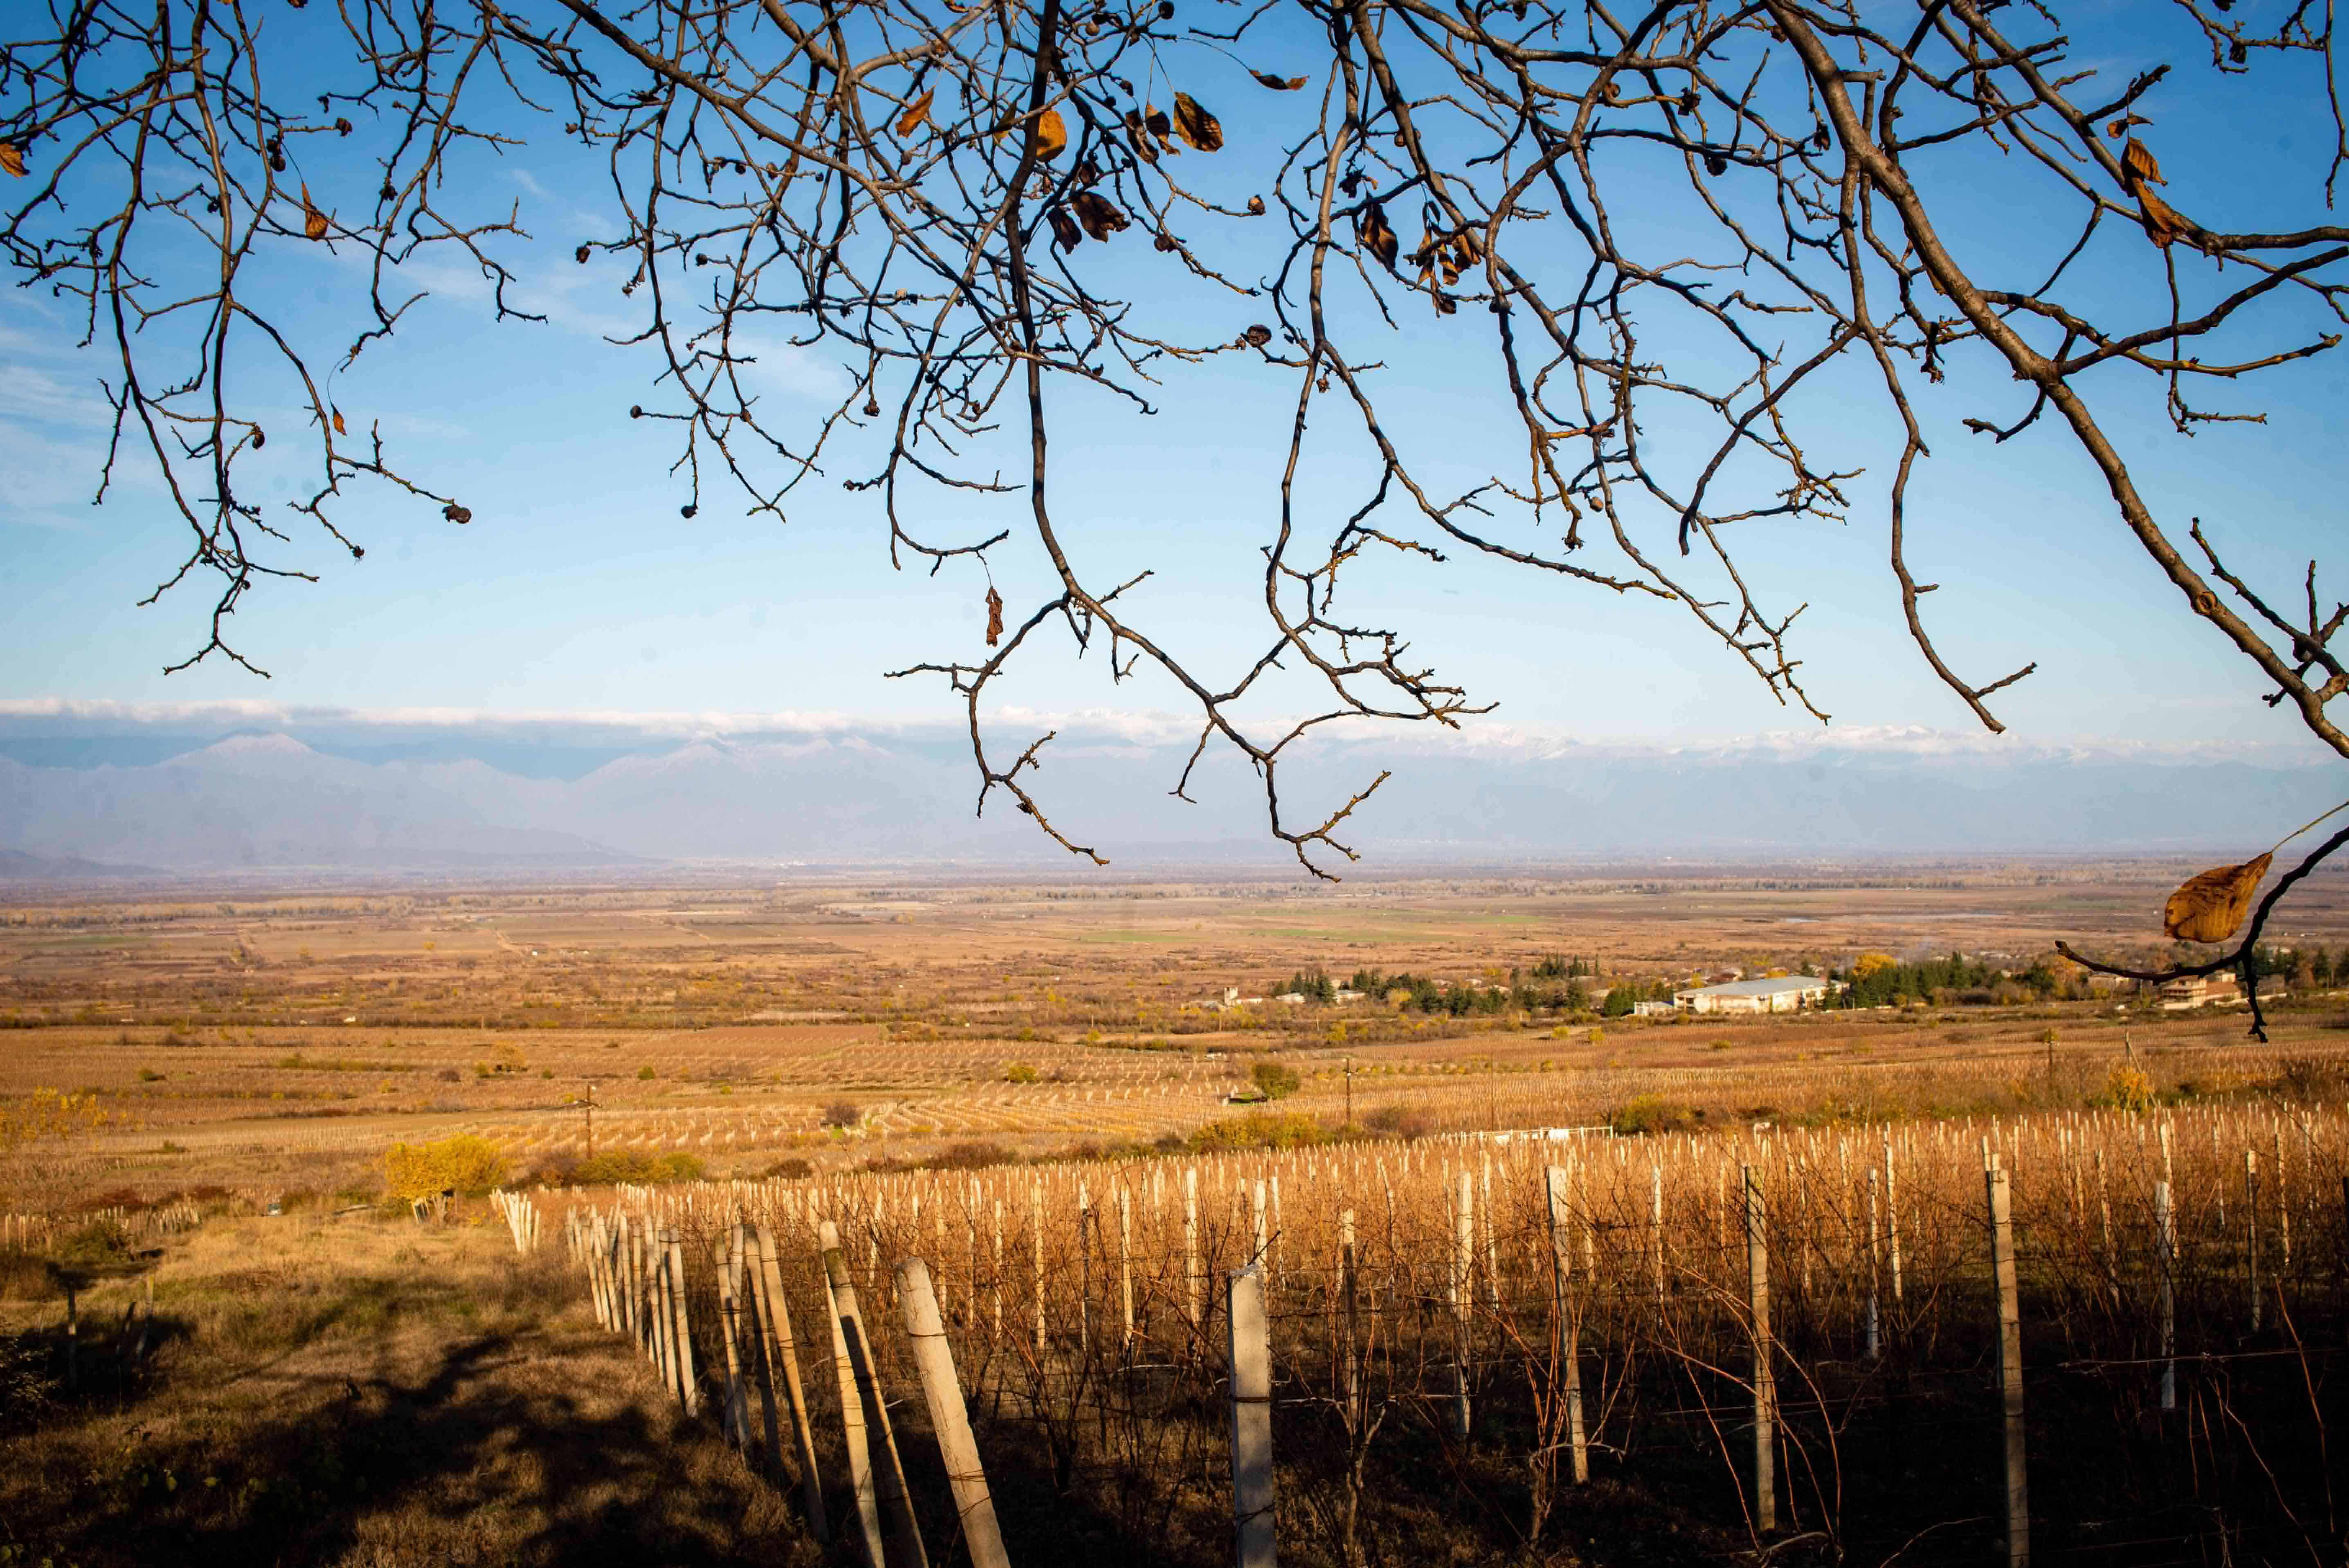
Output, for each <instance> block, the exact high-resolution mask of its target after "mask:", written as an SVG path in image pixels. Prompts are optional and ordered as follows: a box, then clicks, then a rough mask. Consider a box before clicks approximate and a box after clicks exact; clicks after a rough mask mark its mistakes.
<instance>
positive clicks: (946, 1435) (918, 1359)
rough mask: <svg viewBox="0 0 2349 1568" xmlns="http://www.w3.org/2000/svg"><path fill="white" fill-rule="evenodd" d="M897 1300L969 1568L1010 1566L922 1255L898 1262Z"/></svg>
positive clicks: (928, 1270)
mask: <svg viewBox="0 0 2349 1568" xmlns="http://www.w3.org/2000/svg"><path fill="white" fill-rule="evenodd" d="M897 1300H898V1303H899V1305H901V1306H902V1307H903V1309H904V1311H905V1334H906V1336H907V1337H909V1338H910V1339H912V1341H913V1343H914V1367H915V1369H916V1371H918V1372H919V1373H920V1374H921V1377H922V1397H923V1398H924V1399H925V1400H926V1401H927V1402H928V1405H929V1408H930V1429H931V1430H932V1431H934V1432H936V1434H937V1437H938V1454H939V1457H940V1458H941V1459H943V1460H945V1461H946V1467H947V1485H949V1486H950V1487H952V1488H953V1489H954V1500H955V1514H956V1517H957V1518H958V1519H960V1520H961V1521H962V1536H963V1542H964V1544H965V1545H966V1546H967V1547H968V1549H969V1552H970V1561H971V1568H1010V1565H1011V1559H1010V1557H1009V1556H1008V1555H1007V1554H1006V1553H1005V1552H1004V1550H1003V1532H1002V1531H1001V1529H1000V1528H999V1526H998V1525H997V1524H996V1522H995V1500H994V1499H993V1498H992V1497H990V1496H989V1495H988V1490H987V1472H986V1471H985V1470H983V1469H981V1468H980V1465H979V1462H978V1442H977V1441H976V1440H975V1439H973V1438H972V1437H971V1432H970V1413H969V1411H968V1408H966V1407H965V1405H964V1403H963V1397H962V1384H961V1382H960V1380H958V1379H957V1377H955V1365H954V1350H953V1347H952V1346H949V1345H948V1344H947V1326H946V1323H945V1321H944V1319H942V1318H941V1317H940V1316H939V1315H938V1304H937V1301H936V1297H935V1296H934V1295H932V1293H931V1290H930V1267H929V1265H928V1264H926V1263H924V1262H923V1261H922V1260H921V1259H919V1258H907V1259H906V1260H905V1262H904V1263H901V1264H898V1265H897Z"/></svg>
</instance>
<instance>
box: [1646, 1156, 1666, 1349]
mask: <svg viewBox="0 0 2349 1568" xmlns="http://www.w3.org/2000/svg"><path fill="white" fill-rule="evenodd" d="M1648 1176H1649V1189H1648V1266H1649V1268H1650V1270H1651V1272H1652V1274H1654V1276H1655V1277H1654V1281H1653V1285H1654V1291H1655V1297H1656V1315H1657V1317H1658V1318H1661V1317H1662V1316H1663V1315H1664V1168H1663V1167H1662V1166H1661V1165H1660V1164H1656V1163H1654V1162H1652V1161H1651V1163H1650V1164H1649V1166H1648Z"/></svg>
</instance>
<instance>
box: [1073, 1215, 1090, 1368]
mask: <svg viewBox="0 0 2349 1568" xmlns="http://www.w3.org/2000/svg"><path fill="white" fill-rule="evenodd" d="M1092 1218H1093V1199H1092V1191H1091V1190H1090V1189H1089V1188H1087V1187H1086V1185H1085V1184H1084V1182H1083V1181H1079V1182H1078V1183H1077V1354H1078V1355H1079V1356H1087V1355H1091V1354H1092V1346H1093V1247H1092Z"/></svg>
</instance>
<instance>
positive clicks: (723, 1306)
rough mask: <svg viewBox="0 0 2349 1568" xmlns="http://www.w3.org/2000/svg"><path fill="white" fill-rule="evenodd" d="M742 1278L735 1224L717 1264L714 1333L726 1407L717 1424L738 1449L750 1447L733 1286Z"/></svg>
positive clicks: (738, 1313) (737, 1315)
mask: <svg viewBox="0 0 2349 1568" xmlns="http://www.w3.org/2000/svg"><path fill="white" fill-rule="evenodd" d="M741 1278H742V1231H741V1227H740V1226H739V1225H738V1226H736V1227H735V1230H734V1234H733V1236H732V1238H731V1244H730V1246H729V1247H728V1249H727V1251H726V1253H725V1254H724V1255H723V1256H722V1257H720V1258H719V1264H718V1337H719V1341H720V1343H721V1344H722V1345H723V1346H724V1347H725V1351H726V1408H725V1411H724V1413H723V1416H724V1418H723V1420H722V1421H721V1422H720V1425H721V1426H722V1427H723V1428H724V1429H725V1432H726V1437H727V1440H728V1441H730V1442H731V1443H732V1444H733V1445H734V1447H735V1448H736V1449H739V1450H740V1451H741V1452H744V1453H748V1452H749V1451H750V1401H749V1400H748V1399H747V1398H744V1396H743V1391H742V1345H741V1338H740V1334H741V1321H740V1306H739V1304H738V1303H737V1302H736V1301H735V1299H734V1298H735V1289H736V1286H737V1284H739V1283H740V1280H741Z"/></svg>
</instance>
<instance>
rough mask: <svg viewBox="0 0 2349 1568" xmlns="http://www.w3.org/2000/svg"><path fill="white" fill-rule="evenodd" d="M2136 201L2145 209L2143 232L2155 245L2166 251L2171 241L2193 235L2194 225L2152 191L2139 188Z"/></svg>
mask: <svg viewBox="0 0 2349 1568" xmlns="http://www.w3.org/2000/svg"><path fill="white" fill-rule="evenodd" d="M2137 202H2138V204H2139V205H2140V206H2142V207H2143V208H2144V209H2145V232H2146V233H2147V235H2149V236H2151V238H2152V240H2153V242H2154V243H2155V244H2157V245H2159V246H2160V247H2162V249H2164V250H2168V248H2169V246H2170V243H2171V242H2173V241H2177V240H2183V239H2187V238H2189V237H2190V236H2191V235H2192V234H2193V232H2194V225H2193V224H2191V223H2189V222H2187V221H2186V219H2185V218H2184V217H2183V216H2181V215H2180V214H2179V213H2178V210H2177V209H2176V208H2174V207H2172V206H2170V204H2169V203H2168V202H2167V201H2163V200H2162V199H2161V198H2160V197H2158V196H2157V195H2155V194H2154V193H2153V192H2152V191H2148V190H2147V189H2145V187H2143V186H2139V187H2137Z"/></svg>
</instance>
